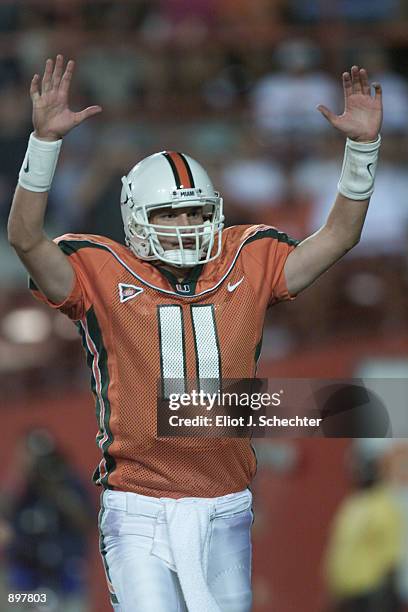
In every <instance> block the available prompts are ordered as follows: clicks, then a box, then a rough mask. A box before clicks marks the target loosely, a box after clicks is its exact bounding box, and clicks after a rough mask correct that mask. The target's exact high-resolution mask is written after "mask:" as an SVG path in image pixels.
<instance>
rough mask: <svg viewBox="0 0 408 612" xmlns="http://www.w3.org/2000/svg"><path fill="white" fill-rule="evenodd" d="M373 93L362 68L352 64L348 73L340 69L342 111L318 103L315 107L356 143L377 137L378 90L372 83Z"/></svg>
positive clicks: (379, 124)
mask: <svg viewBox="0 0 408 612" xmlns="http://www.w3.org/2000/svg"><path fill="white" fill-rule="evenodd" d="M373 87H374V96H372V95H371V87H370V84H369V82H368V77H367V72H366V70H365V69H364V68H360V69H359V67H358V66H353V67H352V69H351V74H350V73H349V72H343V91H344V112H343V114H342V115H335V114H334V113H332V112H331V111H330V110H329V109H328V108H327V107H326V106H323V105H322V104H320V105H319V106H318V107H317V109H318V110H319V111H320V112H321V113H322V115H323V116H324V117H326V119H327V121H328V122H329V123H331V125H333V126H334V127H335V128H336V129H338V130H339V131H340V132H342V133H343V134H345V135H346V136H348V137H349V138H351V139H352V140H357V141H358V142H372V141H374V140H376V139H377V137H378V134H379V132H380V129H381V124H382V91H381V85H380V84H379V83H373Z"/></svg>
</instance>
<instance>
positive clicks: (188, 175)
mask: <svg viewBox="0 0 408 612" xmlns="http://www.w3.org/2000/svg"><path fill="white" fill-rule="evenodd" d="M122 184H123V187H122V193H121V198H120V202H121V211H122V218H123V224H124V228H125V236H126V244H127V245H128V246H129V247H130V249H131V250H132V252H133V253H134V254H135V255H136V256H137V257H140V258H141V259H145V260H161V261H163V262H165V263H167V264H170V265H172V266H178V267H190V266H196V265H197V264H204V263H207V262H208V261H212V260H213V259H215V258H216V257H218V256H219V254H220V252H221V233H222V229H223V227H224V224H223V221H224V216H223V213H222V204H223V202H222V198H221V197H220V194H219V193H218V192H217V191H214V187H213V184H212V182H211V180H210V178H209V176H208V174H207V172H206V171H205V170H204V168H203V167H202V166H201V165H200V164H199V163H198V162H196V161H195V160H194V159H192V158H191V157H189V156H188V155H183V154H182V153H176V152H175V151H163V152H161V153H155V154H154V155H150V157H146V158H145V159H143V160H142V161H141V162H139V163H138V164H136V166H134V167H133V168H132V170H131V171H130V172H129V174H128V175H127V176H124V177H122ZM190 206H194V207H195V206H197V207H200V208H201V209H202V215H203V218H204V223H202V224H200V225H189V226H177V225H157V224H152V223H150V215H151V213H152V212H153V211H158V210H159V209H161V208H168V207H171V208H172V209H173V210H175V211H176V210H177V209H180V208H184V207H190ZM217 236H218V244H217V249H216V251H215V252H214V253H213V254H211V251H212V248H213V246H214V242H215V238H216V237H217ZM161 238H162V239H163V238H166V239H168V238H174V246H175V248H174V249H166V250H165V249H164V248H163V247H162V245H161V242H160V239H161Z"/></svg>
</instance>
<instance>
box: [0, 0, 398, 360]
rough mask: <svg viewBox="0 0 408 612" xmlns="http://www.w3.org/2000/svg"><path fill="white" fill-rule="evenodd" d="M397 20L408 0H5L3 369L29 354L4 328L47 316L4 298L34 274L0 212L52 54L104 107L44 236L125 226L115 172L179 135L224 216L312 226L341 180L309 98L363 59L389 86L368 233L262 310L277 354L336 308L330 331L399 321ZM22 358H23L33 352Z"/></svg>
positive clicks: (381, 328)
mask: <svg viewBox="0 0 408 612" xmlns="http://www.w3.org/2000/svg"><path fill="white" fill-rule="evenodd" d="M407 19H408V2H407V1H406V0H353V1H350V0H337V1H336V2H327V3H324V2H320V1H318V0H309V1H308V2H303V1H301V0H257V1H256V2H253V1H250V0H234V1H232V0H138V1H133V2H130V1H126V0H119V1H116V2H113V1H111V0H94V1H89V2H83V1H81V0H59V1H57V2H51V1H47V0H30V1H29V2H24V3H20V2H11V1H10V2H7V1H4V2H2V3H1V6H0V108H1V113H0V219H1V225H0V228H1V229H0V261H1V263H0V266H1V283H2V285H3V286H4V287H5V288H7V289H8V291H7V292H6V293H3V295H2V296H1V297H0V325H1V329H0V361H1V356H2V354H4V355H6V356H7V360H6V361H7V367H6V368H4V367H3V371H10V370H12V369H13V367H14V366H13V363H14V362H15V363H21V359H22V355H21V354H19V353H18V347H17V348H15V351H14V353H13V354H11V353H10V350H9V343H10V341H11V342H13V341H14V340H15V334H14V331H13V330H18V333H19V334H20V336H21V334H22V333H23V332H22V330H24V329H26V328H28V327H31V328H33V327H34V328H35V329H36V331H37V332H38V330H39V329H41V325H43V326H45V327H47V325H48V327H52V326H54V323H55V322H54V321H51V322H50V321H48V323H47V322H46V321H45V319H44V320H43V322H42V323H41V324H40V322H38V326H37V325H33V323H32V319H30V323H28V322H27V321H29V319H26V318H24V316H25V315H24V313H23V314H22V313H15V312H10V306H11V305H16V304H20V305H21V306H23V305H24V306H25V307H26V308H27V309H29V306H28V304H30V302H29V301H28V302H27V300H25V298H27V299H28V300H29V296H28V295H27V294H24V295H25V298H24V297H21V289H22V288H23V287H25V285H26V278H25V274H24V272H23V270H22V268H21V266H20V264H19V262H18V261H17V260H16V258H15V257H14V255H13V253H12V251H11V249H10V248H9V247H8V245H7V242H6V239H5V226H6V220H7V216H8V211H9V207H10V201H11V198H12V194H13V190H14V188H15V184H16V180H17V174H18V171H19V169H20V166H21V161H22V159H23V156H24V153H25V149H26V143H27V137H28V134H29V133H30V131H31V117H30V114H31V113H30V104H31V102H30V98H29V95H28V88H29V83H30V80H31V78H32V75H33V74H34V73H35V72H38V73H42V70H43V66H44V60H45V59H46V58H47V57H49V56H51V57H53V56H55V54H56V53H57V52H61V53H63V54H64V55H65V57H66V58H67V59H68V58H70V57H72V58H74V59H75V60H76V73H75V76H74V80H73V84H72V88H71V89H72V95H71V97H72V106H73V108H74V109H79V108H83V107H84V106H87V105H89V104H100V105H101V106H102V107H103V113H102V114H101V115H100V116H98V117H97V118H93V119H91V120H89V121H87V122H86V123H85V124H83V125H82V126H80V127H79V128H77V129H76V130H74V131H73V132H71V133H70V134H69V135H68V136H67V137H66V138H65V139H64V146H63V149H62V154H61V157H60V161H59V164H58V168H57V172H56V175H55V179H54V183H53V187H52V190H51V193H50V202H49V211H48V216H47V230H48V233H49V234H50V235H51V236H56V235H60V234H62V233H66V232H81V233H94V234H102V235H108V236H110V237H112V238H114V239H116V240H118V241H123V228H122V221H121V217H120V210H119V205H118V202H119V194H120V189H121V182H120V178H121V176H122V175H123V174H126V173H127V172H128V171H129V169H130V168H131V167H132V166H133V165H134V164H135V163H136V162H137V161H139V160H140V159H141V158H143V157H145V156H146V155H149V154H151V153H153V152H155V151H160V150H164V149H177V150H182V151H185V152H187V153H189V154H190V155H191V156H192V157H195V158H197V159H198V160H199V161H200V162H201V163H202V164H203V165H204V166H205V167H207V168H208V171H209V173H210V176H211V177H212V178H213V182H214V184H215V186H216V188H217V189H218V190H219V191H220V192H221V194H222V195H223V197H224V202H225V212H226V219H227V224H230V225H231V224H237V223H266V224H271V225H274V226H277V227H278V228H279V229H280V230H282V231H285V232H286V233H288V234H289V235H291V236H293V237H294V238H297V239H302V238H304V237H306V236H307V235H309V234H311V233H312V232H313V231H315V230H317V229H318V228H319V227H320V225H321V224H322V223H323V222H324V220H325V218H326V216H327V213H328V211H329V209H330V206H331V204H332V202H333V201H334V198H335V196H336V187H337V181H338V179H339V176H340V171H341V161H342V155H343V147H344V139H343V138H342V137H339V136H338V135H337V134H336V133H335V131H334V130H333V128H331V127H330V126H329V124H328V123H327V122H326V120H325V119H324V118H323V117H322V116H321V115H320V113H319V112H318V111H317V110H316V105H317V104H319V103H322V104H325V105H326V106H328V107H329V108H331V109H332V110H333V111H335V112H337V113H340V112H342V108H343V99H342V88H341V73H342V72H343V71H344V70H346V69H349V68H350V66H351V64H352V63H356V64H359V65H362V66H365V67H366V68H367V70H368V71H369V77H370V80H371V81H375V80H378V81H380V82H381V83H382V85H383V90H384V104H385V117H384V127H383V131H382V134H383V147H382V152H381V164H380V168H379V171H378V178H377V183H376V191H375V195H374V196H373V198H372V203H371V207H370V212H369V215H368V218H367V222H366V226H365V229H364V233H363V239H362V241H361V242H360V244H359V245H358V246H357V247H356V248H355V249H354V250H353V252H352V253H350V254H349V255H348V256H347V257H346V258H345V260H344V263H342V264H341V265H339V266H337V267H336V268H335V269H334V270H333V271H330V274H329V275H328V277H327V280H326V279H325V281H324V282H323V281H320V282H319V283H317V284H316V289H315V288H312V289H311V290H309V291H308V292H306V293H305V296H303V295H302V296H301V297H300V298H299V300H298V301H299V302H300V300H301V307H298V308H297V309H296V308H294V309H292V311H291V313H290V314H289V317H290V319H289V318H288V314H287V311H283V310H282V308H281V307H278V308H276V309H274V313H273V322H272V321H270V325H274V326H275V327H274V332H275V335H274V338H275V342H274V347H275V349H276V351H277V352H278V353H279V354H281V353H282V352H283V353H284V352H285V350H286V349H285V347H287V346H298V345H299V343H300V344H301V343H303V342H304V343H307V342H310V341H311V340H313V341H316V340H320V339H323V340H325V339H327V338H329V337H330V334H332V333H333V321H335V325H336V330H337V331H338V330H339V329H340V330H341V329H342V328H344V330H350V331H351V332H352V333H354V332H356V331H359V332H360V331H362V332H364V331H367V332H369V331H371V330H372V328H373V325H374V326H375V327H376V329H377V332H378V333H380V334H381V333H382V334H384V335H387V334H389V333H390V332H393V331H395V330H398V329H400V328H401V326H403V325H405V324H406V323H407V317H408V315H407V313H408V308H407V306H408V304H407V300H408V298H407V295H408V293H407V285H408V274H407V272H406V263H407V245H408V206H407V203H406V197H405V194H406V193H407V191H408V174H407V173H406V171H405V167H406V163H407V161H408V114H407V111H406V109H407V108H408V70H407V65H408V64H407V60H408V36H407V35H406V31H407V30H406V23H407V22H406V21H405V20H407ZM404 32H405V33H404ZM35 307H36V308H37V307H38V306H37V305H36V306H35ZM35 316H37V318H38V316H39V315H38V313H37V314H36V315H35ZM44 316H45V315H44ZM47 316H50V315H47ZM309 316H310V317H313V319H314V325H313V326H311V325H310V322H309ZM5 317H6V318H7V317H9V318H8V319H7V320H6V319H5ZM10 317H11V318H10ZM13 317H14V319H13ZM16 317H17V318H16ZM38 321H39V320H38ZM55 326H56V327H58V329H59V330H60V331H61V330H62V331H61V333H59V332H58V331H57V336H58V338H59V339H61V338H62V339H65V340H67V339H68V340H70V338H71V335H70V332H69V331H67V328H66V327H65V326H64V324H62V323H60V322H58V323H55ZM267 332H268V329H267ZM27 333H28V335H30V333H31V334H33V333H34V335H35V332H33V331H32V330H31V332H29V330H28V329H27ZM13 334H14V336H13ZM17 335H18V334H17ZM23 335H24V334H23ZM266 337H267V335H266ZM13 338H14V340H13ZM20 342H24V340H20ZM28 342H30V340H28ZM265 346H266V349H265V350H268V343H266V345H265ZM270 350H271V353H272V352H273V350H274V349H272V348H271V349H270ZM37 355H38V353H37V351H34V353H33V355H32V357H31V359H34V360H35V358H36V356H37ZM25 359H26V360H28V362H29V361H30V355H29V352H25ZM6 361H4V360H3V362H4V363H6Z"/></svg>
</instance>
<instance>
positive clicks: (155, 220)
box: [149, 206, 204, 250]
mask: <svg viewBox="0 0 408 612" xmlns="http://www.w3.org/2000/svg"><path fill="white" fill-rule="evenodd" d="M149 221H150V223H152V224H153V225H163V226H165V225H168V226H171V227H174V226H175V225H177V226H178V227H185V228H186V233H188V228H189V227H190V226H193V225H201V224H202V223H204V219H203V214H202V208H201V207H200V206H186V207H184V208H178V209H177V210H174V209H173V208H171V207H170V206H169V207H167V208H161V209H160V210H158V211H157V212H153V213H152V214H151V215H150V218H149ZM160 231H161V232H163V233H164V232H165V231H166V230H165V229H161V230H160ZM171 231H172V230H171V229H169V232H171ZM160 243H161V245H162V247H163V248H164V249H166V250H167V249H178V248H179V243H178V240H177V238H176V237H175V236H169V238H168V239H167V238H164V237H163V236H160ZM183 246H184V248H188V247H189V246H192V247H193V246H195V239H194V238H193V237H191V240H190V239H188V238H186V239H184V240H183Z"/></svg>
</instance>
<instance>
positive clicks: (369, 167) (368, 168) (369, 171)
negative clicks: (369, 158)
mask: <svg viewBox="0 0 408 612" xmlns="http://www.w3.org/2000/svg"><path fill="white" fill-rule="evenodd" d="M373 165H374V164H373V163H372V162H371V164H367V171H368V174H369V175H370V176H371V178H373V175H372V174H371V166H373Z"/></svg>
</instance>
